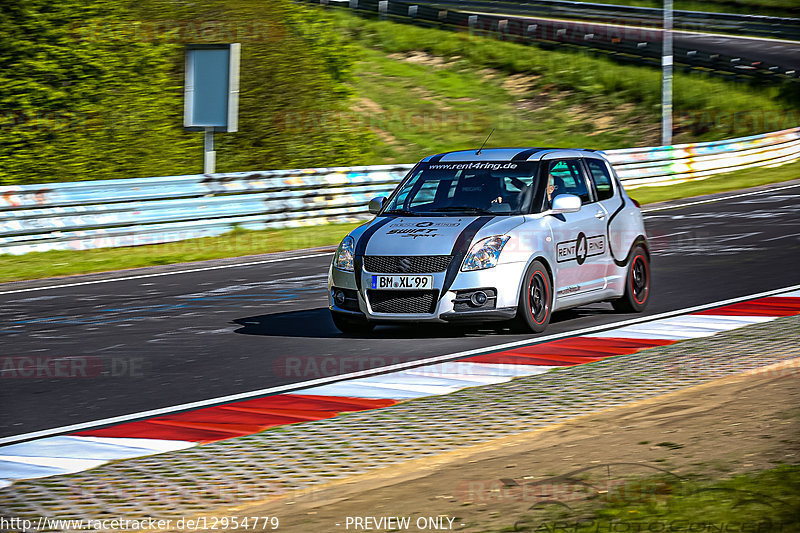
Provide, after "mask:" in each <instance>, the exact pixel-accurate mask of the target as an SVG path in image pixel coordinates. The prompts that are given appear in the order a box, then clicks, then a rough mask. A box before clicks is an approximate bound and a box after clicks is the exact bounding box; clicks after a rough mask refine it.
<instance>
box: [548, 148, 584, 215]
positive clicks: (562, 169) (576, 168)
mask: <svg viewBox="0 0 800 533" xmlns="http://www.w3.org/2000/svg"><path fill="white" fill-rule="evenodd" d="M551 186H552V187H553V190H552V193H551V194H550V198H549V199H550V200H552V198H555V197H556V196H558V195H559V194H574V195H575V196H580V198H581V201H582V202H583V203H584V204H588V203H590V202H591V201H592V198H591V196H590V195H589V190H588V189H587V188H586V180H585V179H584V176H583V172H582V171H581V165H580V162H579V161H578V160H576V159H567V160H564V161H556V162H554V163H552V164H551V166H550V174H549V176H548V191H549V190H550V187H551Z"/></svg>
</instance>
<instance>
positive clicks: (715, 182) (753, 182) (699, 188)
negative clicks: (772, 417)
mask: <svg viewBox="0 0 800 533" xmlns="http://www.w3.org/2000/svg"><path fill="white" fill-rule="evenodd" d="M798 177H800V163H792V164H789V165H783V166H781V167H777V168H755V169H747V170H741V171H738V172H731V173H728V174H723V175H721V176H717V177H713V178H708V179H705V180H700V181H695V182H688V183H680V184H675V185H668V186H662V187H641V188H637V189H634V190H632V191H630V194H631V196H632V197H633V198H636V200H637V201H639V202H641V203H643V204H646V203H653V202H660V201H664V200H673V199H678V198H687V197H690V196H697V195H702V194H710V193H714V192H722V191H729V190H736V189H741V188H745V187H753V186H757V185H764V184H768V183H778V182H782V181H787V180H791V179H795V178H798ZM357 225H358V224H330V225H326V226H310V227H303V228H291V229H281V230H267V231H246V230H234V231H231V232H230V233H227V234H225V235H221V236H219V237H205V238H202V239H190V240H185V241H178V242H173V243H166V244H154V245H148V246H137V247H128V248H100V249H97V250H82V251H51V252H34V253H29V254H25V255H19V256H9V255H0V282H7V281H17V280H26V279H37V278H45V277H54V276H67V275H72V274H86V273H91V272H103V271H108V270H121V269H126V268H137V267H145V266H154V265H166V264H173V263H184V262H190V261H203V260H208V259H220V258H224V257H239V256H246V255H254V254H263V253H267V252H279V251H285V250H297V249H301V248H312V247H316V246H325V245H336V244H338V243H339V241H340V240H341V239H342V238H343V237H344V236H345V235H346V234H347V233H348V232H349V231H350V230H352V229H353V228H355V227H356V226H357Z"/></svg>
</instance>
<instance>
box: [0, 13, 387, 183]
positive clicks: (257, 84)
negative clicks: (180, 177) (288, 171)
mask: <svg viewBox="0 0 800 533" xmlns="http://www.w3.org/2000/svg"><path fill="white" fill-rule="evenodd" d="M254 20H255V21H262V22H263V23H264V24H265V26H266V33H265V34H254V33H253V32H252V31H250V32H248V33H247V34H245V35H244V37H245V40H243V41H244V42H242V65H243V67H242V79H241V88H240V89H241V92H240V132H239V133H235V134H224V135H223V134H218V135H217V143H218V148H217V150H218V165H217V168H218V170H219V171H222V172H225V171H240V170H248V169H253V170H255V169H267V168H281V167H283V168H286V167H292V166H314V165H336V164H352V163H356V162H358V161H359V158H360V156H361V155H362V153H364V152H365V151H367V150H369V144H370V142H371V141H372V137H371V136H370V134H369V132H367V131H366V130H364V129H358V128H355V127H351V126H350V125H348V124H345V125H344V126H341V125H340V124H338V123H334V122H332V121H329V122H328V123H324V122H320V120H318V117H327V116H330V115H335V113H336V112H338V111H340V110H342V109H345V108H346V107H347V101H348V97H349V92H350V90H349V88H348V86H347V84H346V82H347V81H348V80H349V78H350V75H351V71H352V64H353V59H352V55H351V54H350V52H351V51H352V50H351V49H350V48H349V46H348V45H347V43H345V42H344V41H343V39H342V37H341V36H340V35H339V34H338V33H337V32H336V31H334V29H333V28H332V26H331V23H330V20H329V19H328V18H327V17H326V16H325V15H324V14H320V13H318V12H316V11H312V10H310V9H308V8H305V7H302V6H298V5H295V4H293V3H292V2H290V1H289V0H274V1H271V2H267V3H262V2H258V1H256V0H239V1H233V2H222V1H218V0H201V1H199V2H194V3H192V4H191V5H189V4H183V3H181V4H177V3H173V2H171V1H169V0H144V1H141V2H134V1H127V0H88V1H84V0H58V1H56V2H48V1H45V0H5V1H4V2H2V3H0V50H2V52H0V161H2V165H1V166H0V184H13V183H33V182H44V181H72V180H88V179H106V178H124V177H141V176H164V175H174V174H189V173H196V172H200V171H201V170H202V159H201V157H202V136H201V135H200V134H197V133H186V132H184V131H183V127H182V122H183V118H182V114H183V45H184V44H187V43H190V42H232V41H233V39H236V38H238V37H242V35H240V34H239V33H236V31H233V32H229V34H228V35H222V36H221V35H220V34H217V35H216V38H214V37H211V40H210V41H209V40H208V36H207V35H205V34H203V33H202V31H199V28H201V27H202V26H203V25H204V24H207V23H208V22H209V21H219V22H220V23H221V24H223V25H224V24H227V25H228V27H229V28H234V29H236V28H242V27H245V28H249V29H251V30H252V28H253V26H252V21H254ZM190 29H192V30H193V31H190ZM299 117H310V119H311V120H316V122H315V123H316V124H317V125H316V127H315V128H311V129H308V128H304V126H303V125H302V124H299Z"/></svg>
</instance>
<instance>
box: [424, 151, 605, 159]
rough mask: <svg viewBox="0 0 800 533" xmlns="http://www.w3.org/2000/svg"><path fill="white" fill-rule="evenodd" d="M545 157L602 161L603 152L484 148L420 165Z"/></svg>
mask: <svg viewBox="0 0 800 533" xmlns="http://www.w3.org/2000/svg"><path fill="white" fill-rule="evenodd" d="M545 155H551V156H555V157H559V158H562V157H563V158H568V157H592V158H596V159H603V152H601V151H599V150H590V149H588V148H484V149H483V150H478V149H475V150H458V151H455V152H444V153H441V154H434V155H429V156H428V157H426V158H424V159H423V160H422V161H421V162H422V163H438V162H440V161H441V162H447V161H539V160H540V159H541V158H542V157H544V156H545Z"/></svg>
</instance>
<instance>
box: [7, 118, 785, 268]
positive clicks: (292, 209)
mask: <svg viewBox="0 0 800 533" xmlns="http://www.w3.org/2000/svg"><path fill="white" fill-rule="evenodd" d="M605 154H606V155H607V156H608V158H609V160H610V161H611V162H612V164H613V165H614V168H615V169H616V171H617V173H618V174H619V176H620V179H622V180H623V181H624V182H625V186H626V188H628V189H633V188H636V187H641V186H644V185H668V184H671V183H679V182H682V181H688V180H694V179H702V178H705V177H708V176H713V175H715V174H719V173H722V172H729V171H732V170H739V169H744V168H750V167H756V166H776V165H780V164H784V163H789V162H792V161H796V160H798V159H799V158H800V128H792V129H789V130H783V131H778V132H772V133H767V134H762V135H753V136H750V137H744V138H739V139H730V140H726V141H715V142H707V143H693V144H682V145H675V146H658V147H648V148H630V149H623V150H608V151H606V152H605ZM411 167H412V165H382V166H370V167H348V168H315V169H302V170H271V171H262V172H236V173H228V174H213V175H193V176H169V177H157V178H135V179H115V180H99V181H81V182H68V183H44V184H39V185H19V186H13V185H12V186H4V187H0V254H14V255H20V254H26V253H29V252H34V251H48V250H86V249H92V248H106V247H120V246H138V245H143V244H155V243H166V242H173V241H179V240H184V239H191V238H197V237H208V236H215V235H221V234H223V233H226V232H228V231H230V230H232V229H233V228H234V227H242V228H245V229H267V228H287V227H299V226H307V225H316V224H326V223H333V222H356V221H360V220H366V219H368V218H369V216H370V215H369V214H368V212H367V209H366V205H367V203H368V202H369V200H370V199H371V198H373V197H375V196H382V195H387V194H388V193H389V192H391V190H392V189H393V188H394V187H395V186H396V185H397V183H399V182H400V180H401V179H402V178H403V176H405V174H406V173H407V172H408V170H409V169H410V168H411Z"/></svg>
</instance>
